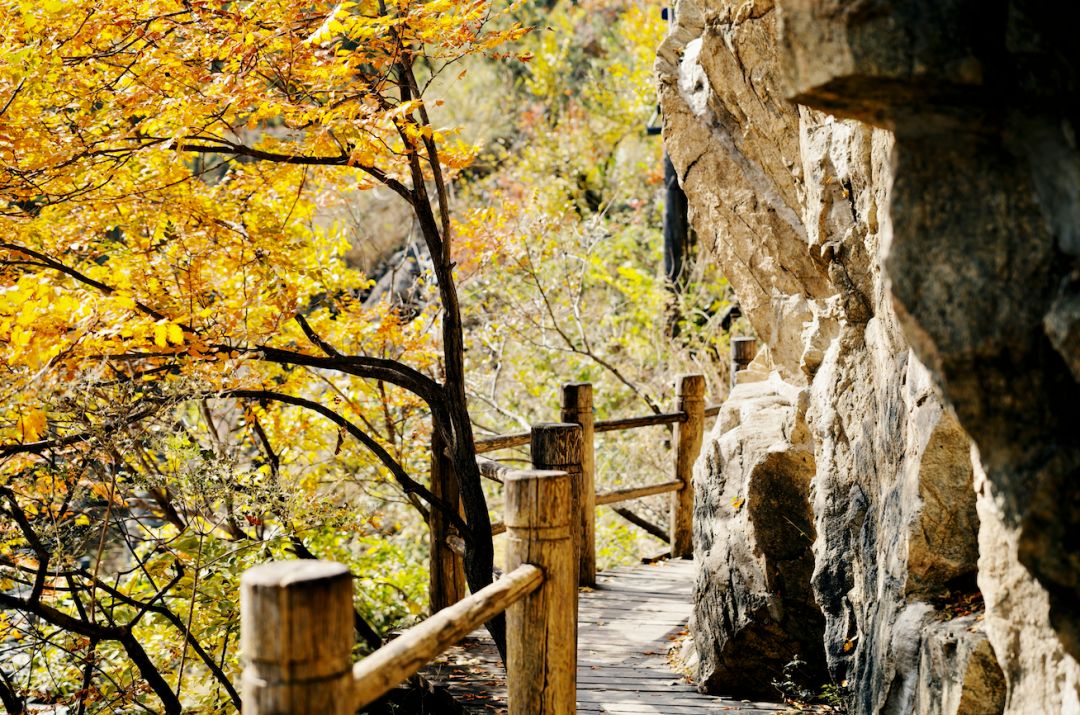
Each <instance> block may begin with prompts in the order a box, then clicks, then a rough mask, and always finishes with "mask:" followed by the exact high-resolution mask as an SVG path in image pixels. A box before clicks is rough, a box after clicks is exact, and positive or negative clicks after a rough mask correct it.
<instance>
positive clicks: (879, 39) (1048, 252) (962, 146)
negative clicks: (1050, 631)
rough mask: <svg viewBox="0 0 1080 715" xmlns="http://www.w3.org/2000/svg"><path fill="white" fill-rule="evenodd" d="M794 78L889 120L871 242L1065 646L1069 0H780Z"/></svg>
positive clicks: (1069, 578) (1074, 439) (1076, 65)
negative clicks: (884, 191) (881, 196)
mask: <svg viewBox="0 0 1080 715" xmlns="http://www.w3.org/2000/svg"><path fill="white" fill-rule="evenodd" d="M776 12H777V13H778V15H779V16H780V18H781V21H780V22H779V24H778V29H779V36H778V43H779V46H780V47H781V48H782V54H783V60H782V61H781V62H780V65H781V70H780V71H779V74H781V75H782V76H783V83H784V84H785V85H786V86H787V87H788V91H789V93H790V96H792V97H793V98H795V99H796V100H797V101H799V102H802V103H804V104H807V105H810V106H814V107H816V108H819V109H826V110H828V111H830V112H832V113H833V114H835V115H838V116H844V117H853V118H857V119H861V120H863V121H868V122H871V123H874V124H877V125H879V126H882V127H886V128H889V129H891V130H892V131H893V132H894V134H895V137H896V140H895V145H894V150H893V157H892V161H891V164H892V173H893V179H892V185H891V187H890V196H889V201H890V207H889V222H888V223H889V230H888V231H885V232H883V238H882V258H883V265H884V266H885V269H886V271H887V274H888V275H887V278H888V285H889V290H890V294H891V297H892V300H893V302H894V307H895V308H896V313H897V316H898V318H899V322H900V325H901V327H902V329H903V334H904V337H905V339H906V340H907V341H909V342H910V344H911V346H912V347H913V349H914V350H915V352H916V354H917V355H918V356H919V358H920V359H921V360H922V361H923V362H924V363H925V364H926V365H927V366H928V367H929V368H930V370H931V372H932V373H933V374H934V378H935V381H936V382H937V383H938V384H939V385H940V386H941V388H942V391H943V394H944V397H945V398H946V399H947V400H948V401H949V403H950V404H951V405H952V407H953V408H954V409H955V411H956V414H957V416H958V417H959V420H960V423H961V425H962V426H963V427H964V429H965V430H966V431H967V432H968V434H970V435H971V436H972V437H973V438H974V440H975V442H976V443H977V444H978V446H979V450H980V453H981V455H982V461H983V464H984V466H985V467H986V470H987V475H988V478H989V480H990V482H991V483H992V484H993V485H994V489H995V494H996V495H997V499H998V500H999V502H1000V505H1001V514H1002V516H1003V518H1004V519H1005V521H1006V523H1007V524H1009V525H1010V527H1017V528H1018V529H1019V531H1018V532H1017V539H1018V541H1017V550H1018V551H1017V553H1018V556H1019V558H1020V561H1021V562H1022V563H1023V564H1025V565H1026V566H1027V567H1028V568H1029V569H1030V570H1031V572H1032V574H1033V575H1034V576H1035V577H1036V579H1038V580H1039V581H1040V583H1042V584H1043V586H1044V587H1045V588H1046V590H1047V594H1048V595H1049V599H1050V604H1051V620H1052V623H1053V625H1054V628H1055V630H1056V631H1057V635H1058V638H1059V639H1060V640H1061V642H1062V644H1063V645H1064V647H1065V648H1066V650H1067V651H1068V652H1070V653H1071V654H1072V655H1073V656H1080V541H1078V539H1080V537H1078V535H1080V496H1078V494H1080V492H1078V490H1077V489H1076V486H1075V485H1076V482H1077V479H1078V478H1080V430H1078V429H1077V425H1078V424H1080V380H1078V376H1080V370H1078V369H1077V365H1078V362H1080V357H1078V337H1077V336H1078V335H1080V327H1078V325H1080V310H1078V308H1077V306H1078V304H1080V281H1077V280H1076V276H1077V275H1078V274H1080V149H1078V147H1077V142H1076V126H1075V123H1076V119H1077V117H1076V115H1075V113H1074V110H1073V109H1072V107H1075V106H1077V104H1078V99H1080V96H1078V95H1080V57H1078V53H1077V45H1076V40H1075V37H1074V35H1073V33H1072V32H1071V31H1069V30H1067V29H1066V28H1068V27H1071V26H1073V25H1074V23H1075V22H1076V20H1077V15H1078V12H1077V8H1076V7H1074V6H1073V5H1067V6H1059V5H1053V4H1047V3H1042V2H1037V1H1036V0H1009V1H1007V2H1000V3H994V4H992V6H987V4H985V3H979V2H973V1H972V0H868V1H867V2H860V3H857V4H853V5H848V4H846V3H843V2H840V1H839V0H817V1H815V0H779V1H778V5H777V8H776Z"/></svg>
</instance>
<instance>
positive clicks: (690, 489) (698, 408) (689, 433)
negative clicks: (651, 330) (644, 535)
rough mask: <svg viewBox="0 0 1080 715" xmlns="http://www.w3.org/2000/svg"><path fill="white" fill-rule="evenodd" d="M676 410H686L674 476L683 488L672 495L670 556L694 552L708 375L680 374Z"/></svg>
mask: <svg viewBox="0 0 1080 715" xmlns="http://www.w3.org/2000/svg"><path fill="white" fill-rule="evenodd" d="M675 410H676V411H679V412H685V413H686V420H685V421H684V422H676V423H675V479H676V480H677V481H679V482H681V483H682V487H681V488H680V489H679V490H678V491H676V492H673V493H672V495H671V558H673V559H685V558H690V557H691V556H693V555H694V531H693V526H694V478H693V477H694V462H695V461H696V460H697V457H698V453H700V452H701V437H702V434H703V432H704V429H705V378H704V376H702V375H680V376H679V378H678V384H677V386H676V388H675Z"/></svg>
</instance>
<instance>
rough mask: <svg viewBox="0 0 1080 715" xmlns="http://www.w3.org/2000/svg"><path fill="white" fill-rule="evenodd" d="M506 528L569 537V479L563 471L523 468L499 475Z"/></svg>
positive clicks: (553, 536) (555, 536) (559, 537)
mask: <svg viewBox="0 0 1080 715" xmlns="http://www.w3.org/2000/svg"><path fill="white" fill-rule="evenodd" d="M503 488H504V490H505V494H506V507H505V509H506V511H505V522H506V528H507V529H508V530H510V529H524V530H528V531H540V532H543V533H544V535H543V536H540V537H538V538H541V539H545V540H546V539H567V538H570V522H571V516H572V511H571V509H570V504H571V502H570V499H571V482H570V475H569V474H567V473H566V472H561V471H553V470H543V469H527V470H521V471H514V472H509V473H508V474H507V475H506V476H505V477H504V479H503Z"/></svg>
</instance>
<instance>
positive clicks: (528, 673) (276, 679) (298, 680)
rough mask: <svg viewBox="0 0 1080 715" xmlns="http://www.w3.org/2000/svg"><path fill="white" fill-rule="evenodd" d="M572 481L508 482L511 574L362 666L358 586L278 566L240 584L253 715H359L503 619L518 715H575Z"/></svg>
mask: <svg viewBox="0 0 1080 715" xmlns="http://www.w3.org/2000/svg"><path fill="white" fill-rule="evenodd" d="M571 482H572V478H571V476H570V475H568V474H567V473H565V472H554V471H540V470H529V471H517V472H511V473H509V474H507V475H506V476H505V479H504V484H505V485H506V525H507V531H508V532H509V536H510V538H509V539H508V546H507V570H508V572H507V573H506V575H504V576H503V577H502V578H500V579H499V580H498V581H496V582H495V583H493V584H491V585H490V586H488V587H487V588H484V589H482V590H480V591H478V592H476V593H474V594H472V595H471V596H468V597H467V598H464V599H462V600H460V601H458V602H457V603H455V604H453V605H452V606H449V607H448V608H444V609H443V610H441V611H439V612H438V613H436V614H435V615H433V616H431V617H430V618H428V619H427V620H425V621H423V622H422V623H420V624H419V625H417V626H415V627H413V628H410V629H409V630H407V631H405V632H404V633H403V634H401V635H400V636H399V637H398V638H396V639H394V640H393V641H391V642H390V643H389V644H387V645H386V646H383V647H382V648H380V649H379V650H377V651H375V653H373V654H371V655H370V656H368V657H367V658H365V659H364V660H361V661H360V662H359V663H356V664H355V665H354V664H353V663H352V648H353V640H354V635H353V622H352V621H353V602H352V599H353V588H352V577H351V575H350V574H349V572H348V570H347V569H346V568H345V567H344V566H342V565H341V564H337V563H334V562H332V561H279V562H274V563H269V564H264V565H262V566H257V567H255V568H253V569H250V570H249V571H247V572H245V573H244V575H243V577H242V579H241V582H240V637H241V644H242V645H241V648H242V651H243V654H244V660H245V668H244V673H243V694H242V699H243V711H244V715H307V714H309V713H310V714H312V715H314V714H315V713H319V714H323V713H325V714H326V715H352V714H353V713H355V712H356V711H357V710H359V709H361V708H363V707H365V706H367V705H369V704H370V703H372V702H374V701H375V700H377V699H378V698H380V697H382V696H383V695H384V694H386V693H387V692H389V691H390V690H391V689H392V688H393V687H394V686H396V685H397V684H398V683H401V682H403V681H404V680H406V679H407V678H409V677H410V676H412V675H414V674H415V673H416V672H418V671H419V670H420V669H421V668H423V667H424V666H425V665H426V664H427V663H428V662H430V661H431V660H432V659H434V658H435V657H437V656H438V655H439V654H440V653H442V652H443V651H445V650H446V649H447V648H449V647H450V646H452V645H454V644H455V643H457V642H458V641H459V640H461V638H463V637H464V636H465V635H466V634H468V633H469V632H471V631H473V630H474V629H476V628H479V627H480V626H481V625H483V624H484V623H485V622H487V621H489V620H491V619H492V618H493V617H494V616H495V615H497V614H499V613H502V612H503V611H505V612H506V645H507V654H506V670H507V683H508V686H507V687H508V703H507V704H508V709H509V712H510V713H511V715H566V713H573V712H574V710H575V703H574V699H575V695H576V684H577V677H576V663H577V641H576V629H577V620H576V615H577V614H576V609H569V608H566V604H568V603H571V602H573V603H576V602H577V579H576V574H575V570H576V565H575V562H574V546H573V532H574V529H573V528H572V521H573V520H572V519H571V515H572V514H573V513H574V512H573V510H572V508H571V505H572V493H573V490H572V485H571Z"/></svg>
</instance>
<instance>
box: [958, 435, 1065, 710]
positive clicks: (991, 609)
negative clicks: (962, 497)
mask: <svg viewBox="0 0 1080 715" xmlns="http://www.w3.org/2000/svg"><path fill="white" fill-rule="evenodd" d="M972 461H973V463H974V465H975V488H976V490H977V493H978V499H977V502H976V505H977V507H978V510H979V521H980V528H979V551H980V555H979V588H980V589H981V590H982V594H983V597H984V598H985V599H986V622H985V625H986V632H987V635H988V636H989V640H990V643H991V645H992V646H993V649H994V652H995V654H996V656H997V659H998V662H999V663H1000V664H1001V668H1002V670H1003V672H1004V677H1005V679H1006V681H1007V683H1008V701H1007V707H1006V711H1007V712H1010V713H1019V714H1023V715H1028V714H1029V713H1030V715H1041V714H1042V713H1060V715H1080V664H1078V663H1077V661H1076V660H1074V659H1073V657H1072V656H1070V655H1068V654H1067V653H1066V652H1065V650H1064V649H1063V648H1062V645H1061V643H1060V642H1059V641H1058V639H1057V638H1056V637H1055V634H1054V630H1053V628H1052V627H1051V626H1050V620H1049V614H1050V599H1049V597H1048V595H1047V593H1046V589H1044V588H1043V587H1042V586H1040V585H1039V583H1038V582H1037V581H1036V580H1035V579H1034V578H1033V577H1032V576H1031V574H1030V573H1029V572H1028V570H1027V569H1025V568H1024V567H1023V566H1022V565H1021V564H1020V560H1019V557H1018V554H1017V544H1018V541H1019V533H1018V529H1016V528H1015V527H1010V526H1008V525H1007V524H1006V522H1005V519H1004V517H1003V516H1002V513H1001V510H1000V507H999V505H998V504H997V501H996V500H995V498H994V495H993V487H992V485H991V484H990V483H989V481H988V480H987V479H986V475H985V473H984V472H983V469H982V465H981V460H980V458H979V454H978V450H974V449H973V450H972Z"/></svg>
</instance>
